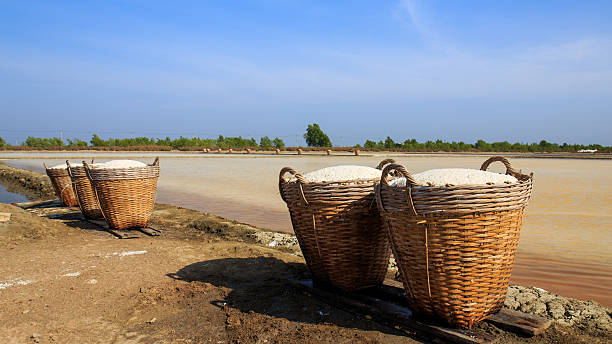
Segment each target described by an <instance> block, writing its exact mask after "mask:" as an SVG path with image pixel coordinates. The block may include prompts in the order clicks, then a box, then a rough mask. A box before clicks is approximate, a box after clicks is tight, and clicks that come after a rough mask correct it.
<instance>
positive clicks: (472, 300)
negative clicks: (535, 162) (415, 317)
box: [376, 157, 533, 328]
mask: <svg viewBox="0 0 612 344" xmlns="http://www.w3.org/2000/svg"><path fill="white" fill-rule="evenodd" d="M495 161H500V162H502V163H504V164H505V165H506V174H510V175H513V176H515V177H516V178H517V179H518V180H519V182H518V183H512V184H502V185H500V184H491V185H460V186H451V185H449V186H443V187H431V186H418V185H415V181H414V179H413V177H412V176H411V174H410V173H409V172H408V171H407V170H406V169H405V168H404V167H403V166H401V165H395V164H392V165H389V166H387V167H386V168H385V169H384V170H383V174H382V177H381V181H380V184H377V186H376V191H377V194H376V197H377V203H378V208H379V209H380V212H381V214H382V216H383V218H384V220H385V221H386V222H387V227H386V228H388V230H389V235H390V239H391V246H392V249H393V254H394V256H395V259H396V260H397V263H398V267H399V271H400V275H401V277H402V282H403V284H404V289H405V291H406V295H407V298H408V302H409V303H410V305H411V307H412V308H413V309H414V310H415V311H416V312H420V313H422V314H425V315H434V316H438V317H440V318H442V319H444V320H445V321H446V322H448V323H449V324H451V325H455V326H459V327H463V328H470V327H472V326H473V324H475V323H477V322H478V321H480V320H483V319H485V318H486V317H487V316H489V315H491V314H494V313H496V312H498V311H499V310H500V309H501V307H502V306H503V304H504V300H505V297H506V292H507V290H508V281H509V279H510V274H511V272H512V266H513V264H514V257H515V254H516V249H517V246H518V241H519V234H520V229H521V223H522V219H523V211H524V209H525V206H526V205H527V203H528V201H529V199H530V197H531V191H532V186H533V184H532V177H533V174H532V175H529V176H527V175H524V174H522V173H520V172H518V171H515V170H514V169H512V167H511V166H510V163H509V162H508V160H506V159H505V158H503V157H493V158H490V159H488V160H487V161H485V162H484V163H483V165H482V166H481V170H486V169H487V167H488V166H489V164H491V163H492V162H495ZM393 174H395V175H398V174H399V175H402V176H404V177H406V180H407V182H406V185H407V186H406V187H392V186H389V184H388V176H389V175H393Z"/></svg>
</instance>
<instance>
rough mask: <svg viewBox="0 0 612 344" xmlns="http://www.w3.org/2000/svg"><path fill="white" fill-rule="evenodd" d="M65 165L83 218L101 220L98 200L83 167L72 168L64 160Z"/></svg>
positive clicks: (68, 162)
mask: <svg viewBox="0 0 612 344" xmlns="http://www.w3.org/2000/svg"><path fill="white" fill-rule="evenodd" d="M91 162H92V163H93V162H94V161H93V160H92V161H91ZM66 165H68V174H69V175H70V180H72V188H73V190H74V194H75V195H76V198H77V201H78V203H79V208H80V209H81V213H83V216H85V217H86V218H88V219H101V218H103V216H102V211H101V210H100V206H99V205H98V198H97V197H96V193H95V192H94V189H93V187H92V186H91V182H90V181H89V178H87V173H86V172H85V167H84V166H72V165H71V164H70V161H68V160H66Z"/></svg>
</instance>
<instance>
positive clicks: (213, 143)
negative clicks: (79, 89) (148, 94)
mask: <svg viewBox="0 0 612 344" xmlns="http://www.w3.org/2000/svg"><path fill="white" fill-rule="evenodd" d="M22 146H23V147H27V148H43V149H48V148H80V147H83V148H86V147H108V148H112V147H117V148H127V147H152V148H156V147H157V148H166V149H183V148H221V149H227V148H262V149H273V148H279V149H281V148H284V147H285V143H284V142H283V140H281V139H280V138H278V137H276V138H274V139H270V138H269V137H268V136H263V137H261V138H260V140H259V143H258V142H257V141H256V140H255V139H254V138H250V139H246V138H242V137H241V136H238V137H224V136H223V135H219V137H218V138H216V139H202V138H199V137H192V138H188V137H182V136H181V137H179V138H176V139H171V138H170V137H166V138H165V139H159V138H158V139H154V138H148V137H134V138H122V139H115V138H109V139H106V140H105V139H102V138H101V137H100V136H98V135H97V134H93V136H92V138H91V140H90V141H89V143H87V142H85V141H83V140H81V139H72V140H71V139H67V140H66V141H64V140H62V139H60V138H58V137H51V138H39V137H34V136H28V138H27V139H26V140H25V141H24V142H23V143H22ZM8 147H9V145H7V143H6V142H5V141H4V139H2V138H1V137H0V148H8Z"/></svg>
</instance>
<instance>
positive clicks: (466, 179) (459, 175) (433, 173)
mask: <svg viewBox="0 0 612 344" xmlns="http://www.w3.org/2000/svg"><path fill="white" fill-rule="evenodd" d="M413 177H414V180H415V181H416V183H417V185H427V186H445V185H474V184H490V183H493V184H503V183H516V182H517V179H516V178H515V177H513V176H509V175H506V174H500V173H495V172H489V171H481V170H472V169H467V168H441V169H436V170H429V171H425V172H421V173H417V174H415V175H413ZM389 185H391V186H406V178H404V177H401V178H397V179H394V180H392V181H391V182H389Z"/></svg>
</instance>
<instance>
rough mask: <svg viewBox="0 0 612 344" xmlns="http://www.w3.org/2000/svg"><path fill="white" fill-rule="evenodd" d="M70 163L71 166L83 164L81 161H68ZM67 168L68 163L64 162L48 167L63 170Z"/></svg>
mask: <svg viewBox="0 0 612 344" xmlns="http://www.w3.org/2000/svg"><path fill="white" fill-rule="evenodd" d="M70 165H71V166H83V163H78V164H73V163H70ZM67 168H68V165H66V164H65V163H64V164H59V165H55V166H51V167H49V169H50V170H65V169H67Z"/></svg>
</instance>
